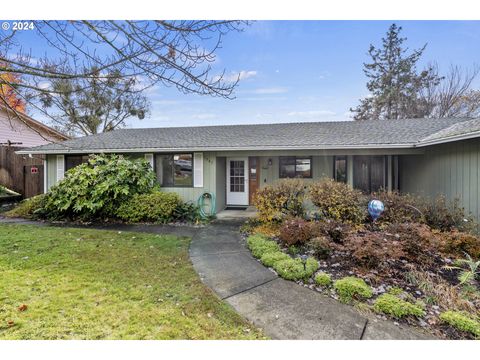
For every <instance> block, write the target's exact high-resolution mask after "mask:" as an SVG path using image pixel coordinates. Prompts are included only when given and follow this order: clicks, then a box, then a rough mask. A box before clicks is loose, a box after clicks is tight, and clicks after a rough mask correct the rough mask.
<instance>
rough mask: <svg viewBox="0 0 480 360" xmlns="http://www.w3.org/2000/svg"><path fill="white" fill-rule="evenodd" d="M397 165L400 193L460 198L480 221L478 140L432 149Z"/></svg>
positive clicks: (402, 157)
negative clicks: (398, 167) (398, 168)
mask: <svg viewBox="0 0 480 360" xmlns="http://www.w3.org/2000/svg"><path fill="white" fill-rule="evenodd" d="M399 166H400V190H401V191H402V192H408V193H415V194H419V195H422V196H426V197H429V198H434V197H436V196H438V195H441V194H444V195H445V196H446V197H447V198H448V199H450V200H452V199H455V198H459V199H460V201H461V203H462V205H463V206H464V207H465V209H466V210H467V211H468V212H470V213H471V214H472V215H473V216H474V217H475V218H476V219H477V220H478V221H480V204H479V192H478V191H479V189H480V177H479V176H480V139H472V140H465V141H458V142H452V143H448V144H442V145H436V146H431V147H428V148H426V151H425V154H424V155H423V156H421V155H404V156H401V157H400V163H399Z"/></svg>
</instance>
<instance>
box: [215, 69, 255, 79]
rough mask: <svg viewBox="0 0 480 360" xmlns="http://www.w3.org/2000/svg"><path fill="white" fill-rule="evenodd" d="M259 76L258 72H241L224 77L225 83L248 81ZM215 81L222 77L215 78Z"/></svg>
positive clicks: (234, 72) (233, 72)
mask: <svg viewBox="0 0 480 360" xmlns="http://www.w3.org/2000/svg"><path fill="white" fill-rule="evenodd" d="M255 76H257V71H256V70H241V71H240V72H237V71H232V72H231V73H230V74H225V75H223V79H222V80H223V81H226V82H235V81H237V80H246V79H250V78H253V77H255ZM213 80H214V81H218V80H220V75H217V76H215V77H214V78H213Z"/></svg>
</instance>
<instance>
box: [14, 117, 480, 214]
mask: <svg viewBox="0 0 480 360" xmlns="http://www.w3.org/2000/svg"><path fill="white" fill-rule="evenodd" d="M20 153H22V154H43V155H46V156H47V164H48V172H47V181H48V184H47V187H50V186H52V185H53V184H55V183H56V182H57V181H59V180H60V179H62V178H63V174H64V171H66V170H68V169H69V168H71V167H73V166H75V165H77V164H79V163H81V162H83V161H86V158H87V155H88V154H91V153H121V154H128V155H130V156H132V157H145V158H146V159H147V160H148V161H149V162H150V163H151V164H152V167H153V168H154V170H155V171H156V173H157V177H158V180H159V182H160V183H161V185H162V187H163V189H164V190H165V191H175V192H177V193H179V194H180V195H181V197H182V198H183V199H184V200H191V201H196V200H197V198H198V197H199V196H200V195H201V194H202V193H203V192H206V191H208V192H212V193H214V194H215V195H216V205H217V209H219V210H221V209H223V208H225V207H226V206H227V205H228V206H245V205H249V204H251V202H252V195H253V194H254V193H255V191H256V190H257V189H258V188H261V187H263V186H265V185H266V184H271V183H273V182H274V181H275V180H277V179H280V178H293V177H298V178H304V179H306V180H307V181H311V180H316V179H319V178H321V177H324V176H326V177H330V178H335V179H336V180H338V181H345V182H346V183H348V184H350V185H351V186H353V187H355V188H358V189H361V190H363V191H365V192H370V191H375V190H378V189H379V188H381V187H384V188H386V189H389V190H394V189H397V190H400V191H402V192H408V193H417V194H421V195H425V196H431V197H433V196H436V195H438V194H445V195H446V196H447V197H448V198H450V199H452V198H455V197H459V198H460V199H461V201H462V203H463V205H464V206H465V208H466V209H467V210H468V211H470V212H472V214H473V215H474V216H476V217H477V219H478V218H479V213H480V204H479V191H480V177H479V175H480V119H473V120H472V119H408V120H384V121H356V122H353V121H343V122H315V123H290V124H268V125H233V126H229V125H225V126H203V127H182V128H155V129H122V130H116V131H113V132H109V133H104V134H98V135H93V136H86V137H82V138H78V139H73V140H68V141H65V142H63V143H60V144H49V145H43V146H39V147H34V148H31V149H25V150H23V151H20Z"/></svg>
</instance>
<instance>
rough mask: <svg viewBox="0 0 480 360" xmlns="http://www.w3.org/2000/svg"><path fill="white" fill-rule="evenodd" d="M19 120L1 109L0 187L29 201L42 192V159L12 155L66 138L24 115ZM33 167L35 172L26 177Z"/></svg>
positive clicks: (2, 107) (1, 106)
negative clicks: (28, 198) (27, 198)
mask: <svg viewBox="0 0 480 360" xmlns="http://www.w3.org/2000/svg"><path fill="white" fill-rule="evenodd" d="M19 116H20V118H19V117H18V116H17V115H16V114H15V113H14V112H13V111H12V110H9V109H7V108H6V107H5V106H3V105H0V185H3V186H6V187H8V188H9V189H12V190H14V191H16V192H18V193H20V194H22V195H24V196H26V197H29V196H32V195H36V194H38V193H39V192H40V193H41V192H42V191H43V190H44V187H43V183H44V178H43V176H42V174H43V168H42V166H43V165H42V164H43V160H42V156H37V157H36V158H28V157H26V156H20V155H17V154H15V151H18V150H20V149H22V148H28V147H32V146H38V145H45V144H49V143H52V142H61V141H64V140H66V139H68V137H67V136H65V135H63V134H61V133H59V132H58V131H56V130H54V129H52V128H50V127H48V126H46V125H44V124H42V123H41V122H39V121H37V120H34V119H32V118H31V117H29V116H27V115H25V114H21V113H19ZM32 167H33V170H35V172H29V173H26V170H29V171H30V170H31V171H33V170H32V169H31V168H32ZM27 168H28V169H27Z"/></svg>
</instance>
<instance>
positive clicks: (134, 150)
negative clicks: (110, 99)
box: [16, 144, 415, 155]
mask: <svg viewBox="0 0 480 360" xmlns="http://www.w3.org/2000/svg"><path fill="white" fill-rule="evenodd" d="M414 147H415V144H366V145H322V146H262V147H258V146H242V147H232V146H229V147H195V148H189V147H184V148H180V147H178V148H156V147H152V148H130V149H128V148H126V149H88V150H85V149H55V150H28V149H27V150H19V151H17V152H16V153H17V154H42V155H55V154H58V155H60V154H92V153H149V152H165V153H166V152H173V151H175V152H177V151H186V152H200V151H202V152H207V151H264V150H362V149H409V148H414Z"/></svg>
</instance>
